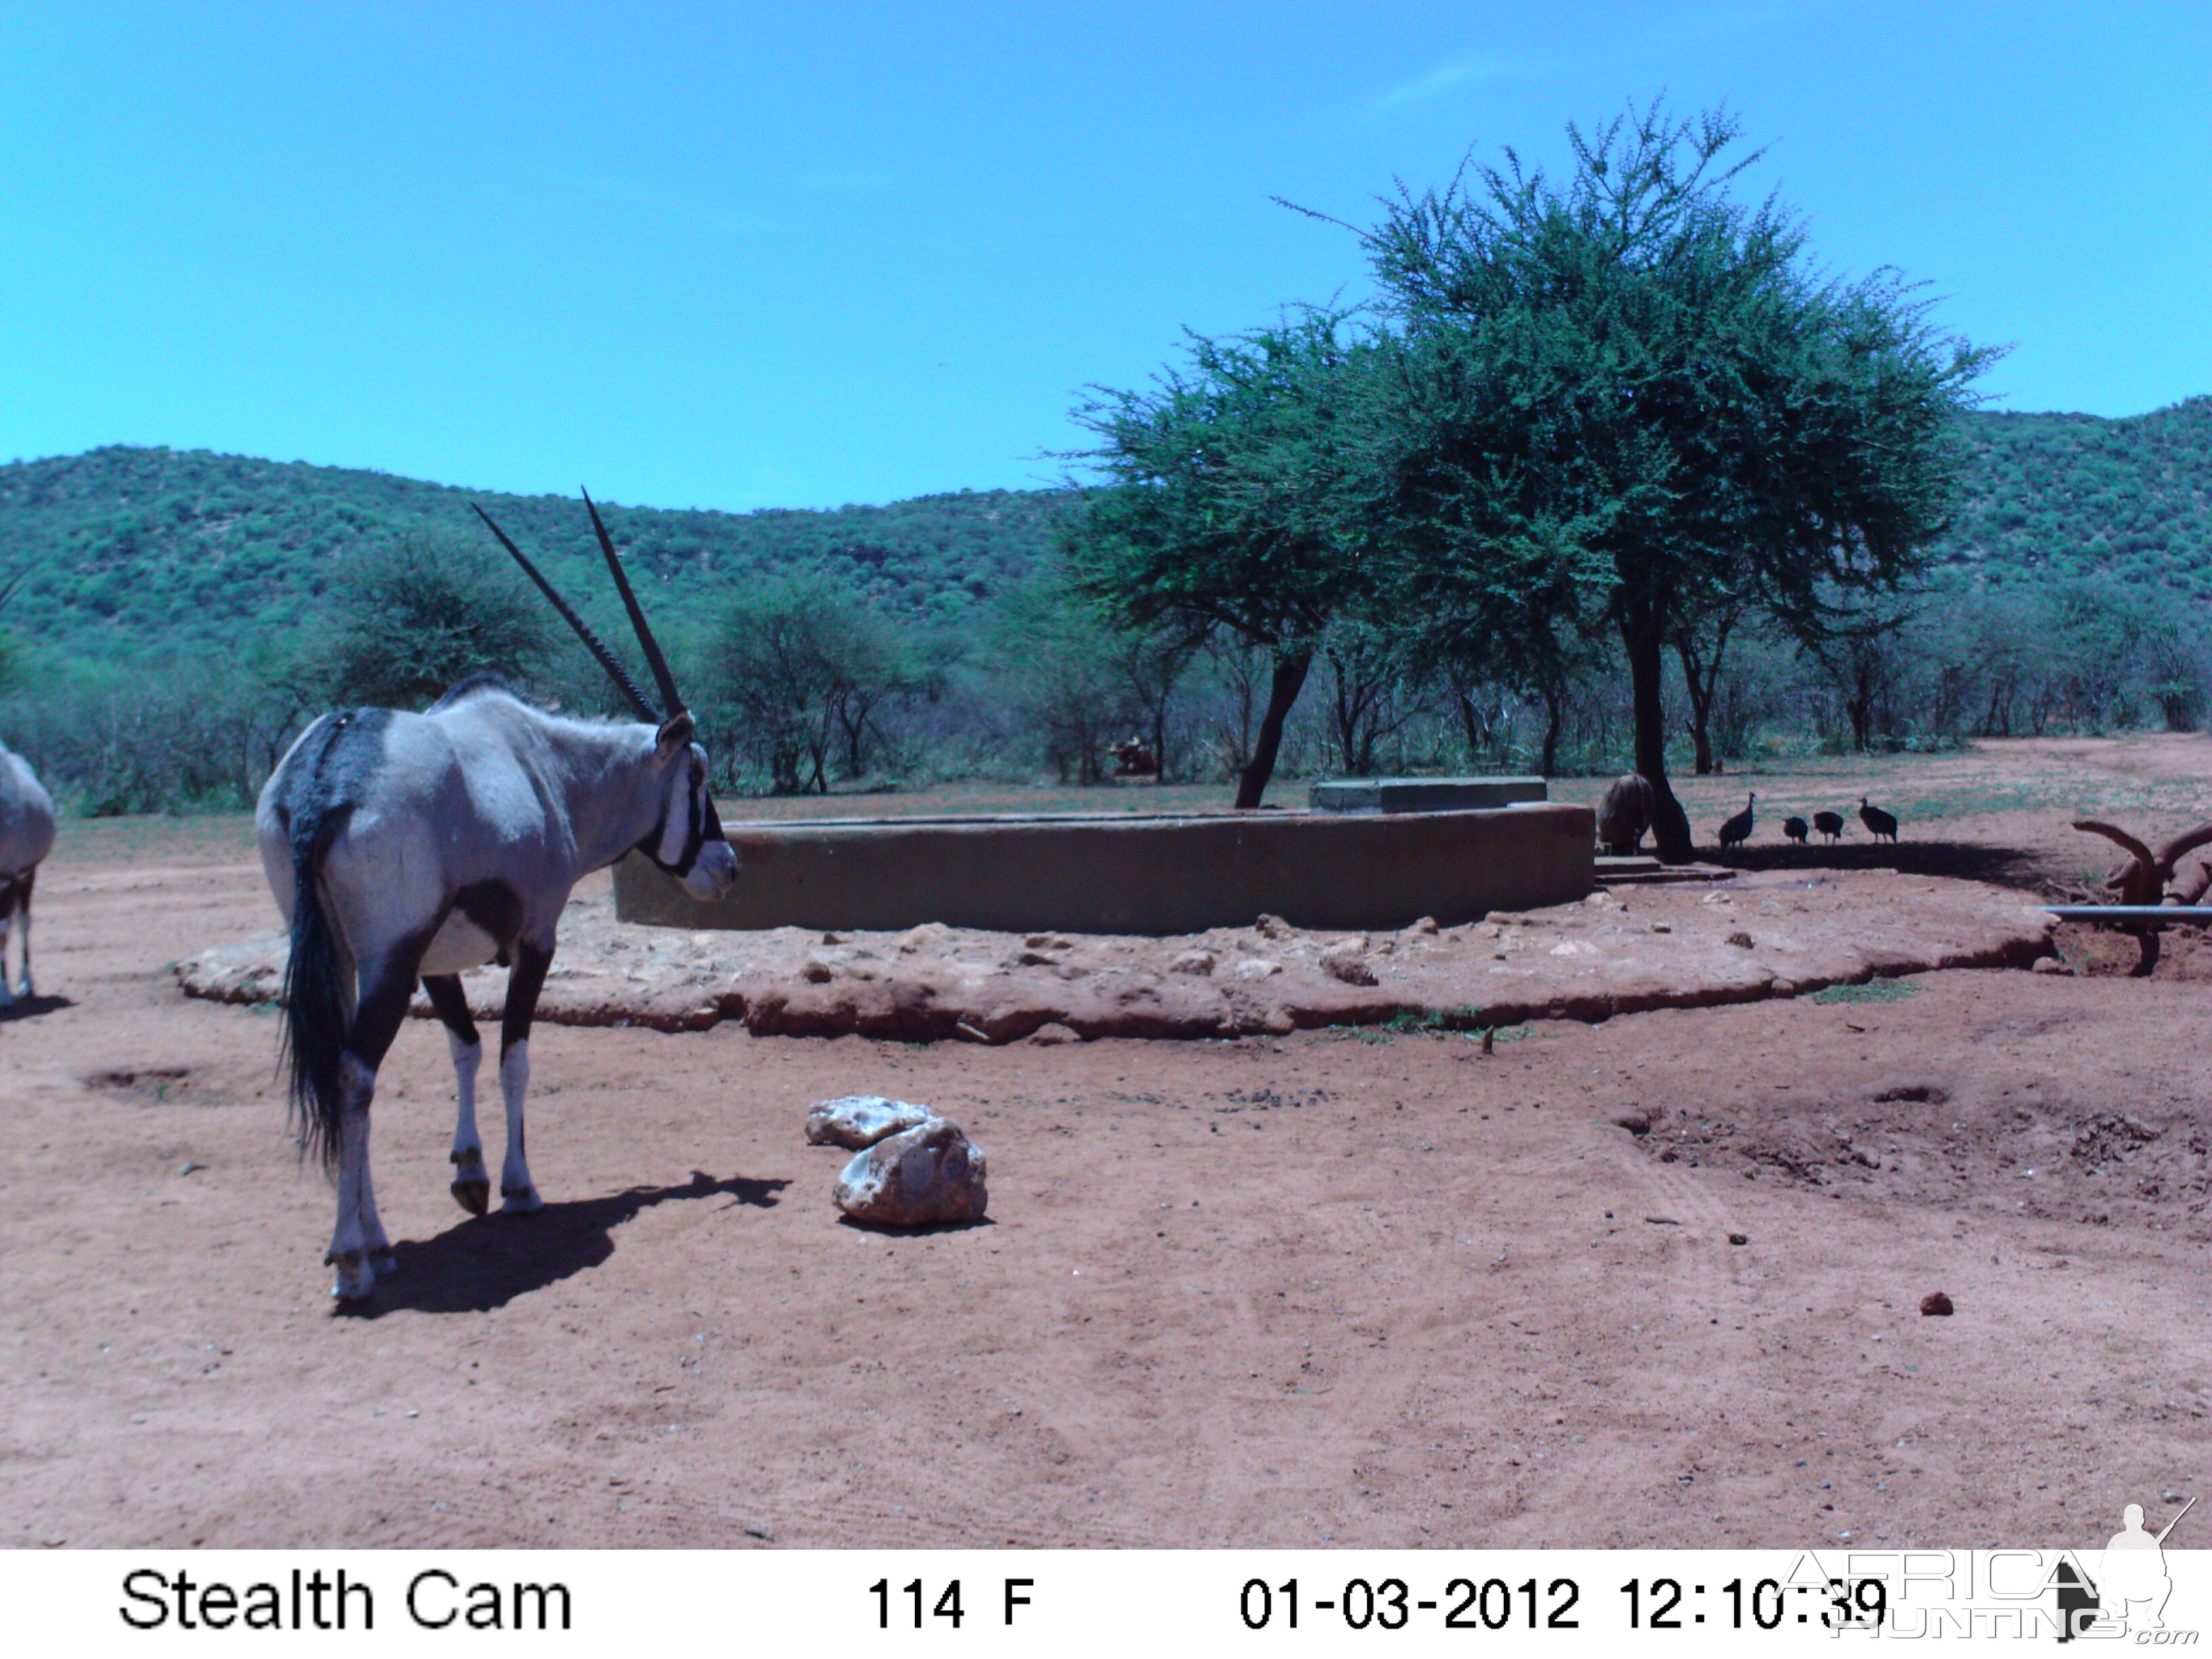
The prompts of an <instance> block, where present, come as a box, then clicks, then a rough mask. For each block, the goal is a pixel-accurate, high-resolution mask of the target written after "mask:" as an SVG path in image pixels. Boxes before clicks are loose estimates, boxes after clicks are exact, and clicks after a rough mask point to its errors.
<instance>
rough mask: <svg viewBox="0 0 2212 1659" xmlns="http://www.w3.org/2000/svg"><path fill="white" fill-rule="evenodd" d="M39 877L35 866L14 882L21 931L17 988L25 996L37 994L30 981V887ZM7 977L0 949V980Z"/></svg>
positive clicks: (5, 960) (2, 952) (4, 955)
mask: <svg viewBox="0 0 2212 1659" xmlns="http://www.w3.org/2000/svg"><path fill="white" fill-rule="evenodd" d="M38 879H39V872H38V870H37V869H36V867H33V868H32V869H28V870H26V871H24V872H23V874H22V876H21V879H19V880H18V881H17V882H16V884H15V908H16V910H17V911H18V912H19V913H20V918H21V919H20V921H19V922H18V926H19V927H21V929H22V933H23V944H22V947H21V948H22V951H23V982H22V984H21V986H20V987H18V988H19V989H20V990H21V993H22V994H23V995H25V996H27V997H34V996H36V995H38V991H37V989H36V988H35V987H33V985H32V983H31V889H32V887H33V884H36V883H37V881H38ZM7 977H8V969H7V952H6V951H0V980H5V979H6V978H7Z"/></svg>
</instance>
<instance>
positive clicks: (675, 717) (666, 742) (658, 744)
mask: <svg viewBox="0 0 2212 1659" xmlns="http://www.w3.org/2000/svg"><path fill="white" fill-rule="evenodd" d="M690 746H691V714H690V710H689V709H684V708H679V709H678V710H677V711H676V713H675V714H672V715H671V716H670V717H669V720H668V723H667V724H666V725H665V726H662V727H661V728H660V735H659V737H658V738H655V739H653V770H655V771H656V772H657V771H659V769H661V768H662V767H664V766H666V765H667V764H668V763H669V762H671V761H672V760H674V759H675V758H676V757H678V755H680V754H682V753H683V752H684V750H687V749H689V748H690Z"/></svg>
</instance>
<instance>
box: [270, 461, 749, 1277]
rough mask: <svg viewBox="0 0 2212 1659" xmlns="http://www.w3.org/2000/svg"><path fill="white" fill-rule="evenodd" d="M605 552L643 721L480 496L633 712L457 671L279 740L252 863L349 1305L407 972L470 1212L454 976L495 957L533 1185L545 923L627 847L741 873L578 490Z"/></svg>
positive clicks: (373, 1245)
mask: <svg viewBox="0 0 2212 1659" xmlns="http://www.w3.org/2000/svg"><path fill="white" fill-rule="evenodd" d="M584 503H585V506H586V508H587V509H588V510H589V511H590V513H591V515H592V529H593V530H594V531H596V532H598V535H599V549H600V551H601V552H602V553H604V554H605V556H606V562H607V568H608V570H609V571H610V572H611V574H612V575H613V577H614V581H615V586H616V587H617V590H618V591H619V592H621V594H622V599H623V605H624V607H625V608H626V609H627V610H628V611H629V618H630V623H631V625H632V626H633V628H634V629H635V630H636V634H637V639H638V643H639V645H640V646H641V647H642V648H643V649H644V652H645V656H646V660H647V662H648V663H649V664H650V665H652V668H653V677H654V678H655V679H656V680H657V681H658V682H659V689H660V696H661V701H662V702H663V704H664V705H665V712H664V713H663V714H660V715H658V716H656V715H655V714H654V713H653V708H652V706H651V705H650V704H648V703H647V702H646V700H645V697H644V695H643V694H642V693H641V692H640V691H639V690H638V689H637V685H636V684H635V682H634V681H633V680H631V678H629V675H627V674H625V673H624V672H623V669H622V665H620V663H618V662H617V660H616V659H615V657H614V654H613V653H611V652H610V651H609V650H608V649H607V647H605V645H604V644H602V643H601V642H600V641H599V638H598V636H597V635H594V634H593V633H592V630H591V629H589V628H587V627H586V626H585V624H584V623H583V621H582V619H581V618H580V617H578V616H577V615H576V613H575V612H574V611H572V610H570V609H569V607H568V605H567V604H566V603H565V602H564V601H563V600H562V598H561V596H560V595H559V594H558V593H556V592H554V590H553V587H552V585H551V584H550V582H548V581H547V580H545V578H544V576H543V575H541V574H539V573H538V568H537V567H536V566H534V565H533V564H532V563H531V562H530V561H529V560H528V559H526V558H525V557H524V556H523V555H522V552H521V550H520V549H518V548H517V547H516V546H515V544H513V542H512V541H509V540H508V539H507V535H506V532H503V531H501V529H500V527H499V526H497V525H495V524H493V523H492V521H491V518H490V516H489V514H487V513H485V512H484V511H483V508H482V507H478V508H477V516H478V517H479V518H482V519H483V521H484V523H485V525H486V526H489V529H490V531H491V532H492V534H493V535H495V536H496V537H498V538H499V540H500V544H501V546H503V547H505V548H506V549H507V551H508V552H509V553H511V554H513V556H514V558H515V561H516V562H518V563H519V564H520V565H521V567H522V568H523V570H524V571H525V572H526V574H528V575H529V576H530V578H531V580H533V581H535V582H536V583H537V584H538V586H539V587H540V588H541V589H542V590H544V593H545V596H546V597H547V598H548V599H550V600H551V601H552V602H553V605H554V607H555V608H556V610H558V611H560V612H561V614H562V617H565V618H566V619H567V620H568V624H569V626H570V627H572V628H574V629H575V630H576V632H577V633H578V634H579V635H580V636H581V637H582V639H583V641H584V643H585V644H586V646H588V647H590V648H591V650H592V654H593V655H594V656H596V657H597V658H598V659H599V663H600V665H602V666H603V667H605V670H606V671H607V672H608V674H609V675H610V676H611V678H613V680H614V682H615V684H617V686H618V687H620V688H621V690H622V692H623V696H625V697H627V698H628V699H629V703H630V705H631V707H632V708H635V710H636V711H637V714H638V716H639V720H640V721H641V722H642V723H641V724H638V723H631V722H627V721H611V720H575V719H570V718H568V717H565V716H562V715H560V714H549V713H547V712H546V711H545V710H544V709H541V708H534V707H532V705H531V704H529V703H527V702H524V701H523V700H522V699H521V698H520V697H518V696H515V695H514V694H513V692H512V691H510V690H507V688H506V687H505V686H504V685H502V684H500V683H499V682H498V681H497V680H495V679H494V678H492V677H490V676H488V675H479V676H475V677H472V678H469V679H466V680H464V681H462V682H461V683H460V684H459V685H457V686H455V687H454V688H453V690H450V691H448V692H447V694H446V695H445V696H443V697H441V699H439V701H438V702H436V703H435V704H434V705H433V706H432V707H431V708H430V709H429V710H428V713H426V714H406V713H403V712H400V711H398V710H394V709H389V708H353V709H347V710H344V711H343V712H341V713H337V714H325V715H324V716H323V717H322V718H321V719H319V720H317V721H316V722H315V723H314V724H313V725H312V726H309V727H308V728H307V731H305V732H302V733H301V736H300V739H299V741H298V742H297V743H295V744H293V745H292V748H291V750H290V752H289V753H288V754H287V755H286V756H285V757H284V759H283V762H282V763H280V764H279V765H278V766H277V768H276V773H275V774H274V775H272V776H271V777H270V780H269V783H268V786H267V787H265V788H264V789H263V790H262V792H261V802H260V805H259V808H258V811H257V812H256V813H255V817H254V827H255V829H256V831H257V833H258V836H259V839H260V844H261V861H262V864H263V866H264V868H265V869H266V870H267V872H268V875H269V884H270V888H271V890H273V891H274V892H275V894H276V903H277V907H278V908H280V909H282V910H283V913H284V917H285V920H286V921H288V922H289V923H290V925H291V930H292V941H291V956H290V960H289V963H288V965H287V967H286V969H285V973H284V1008H285V1024H284V1033H283V1039H284V1047H285V1050H286V1054H287V1056H288V1060H289V1084H290V1092H291V1101H292V1111H293V1115H294V1119H295V1121H296V1122H297V1124H298V1125H299V1127H300V1129H301V1146H302V1148H303V1150H312V1151H313V1152H315V1153H316V1154H318V1155H319V1157H320V1158H321V1159H322V1162H323V1164H324V1167H325V1170H328V1171H329V1172H330V1173H331V1176H333V1177H334V1179H335V1181H336V1182H337V1203H338V1208H337V1227H336V1229H335V1230H334V1231H332V1233H331V1249H330V1255H329V1256H328V1257H327V1258H326V1260H327V1261H329V1262H330V1264H331V1266H333V1267H336V1269H337V1279H336V1283H335V1284H334V1285H332V1286H331V1295H333V1296H335V1297H337V1298H338V1299H339V1300H340V1301H341V1302H352V1301H358V1300H360V1299H362V1298H363V1297H367V1296H368V1295H369V1293H370V1292H371V1291H373V1290H374V1287H375V1285H376V1280H377V1277H378V1275H379V1274H380V1273H390V1272H391V1271H392V1268H393V1267H394V1266H395V1265H396V1261H395V1257H394V1255H393V1252H392V1244H391V1241H390V1240H389V1239H388V1238H387V1237H386V1235H385V1231H384V1226H383V1224H382V1223H381V1222H380V1220H379V1219H378V1218H377V1213H376V1197H375V1191H374V1187H373V1185H372V1184H371V1182H370V1179H369V1170H368V1113H369V1103H370V1102H371V1100H372V1099H373V1098H374V1096H375V1092H376V1071H377V1067H378V1066H379V1065H380V1064H381V1063H382V1061H383V1059H384V1055H385V1052H386V1050H387V1049H388V1048H390V1047H391V1046H392V1038H393V1037H395V1036H398V1031H399V1027H400V1024H401V1022H402V1021H403V1020H404V1018H406V1014H407V1005H408V1003H409V1002H410V1000H411V999H412V998H413V995H414V991H415V981H416V979H417V978H420V979H421V981H422V986H423V988H424V989H425V990H426V991H428V993H429V997H430V1002H431V1006H433V1007H434V1008H435V1011H436V1012H437V1014H438V1017H439V1018H440V1019H441V1020H442V1021H443V1022H444V1023H445V1026H446V1032H447V1040H448V1042H449V1044H450V1046H451V1048H452V1051H453V1073H454V1076H455V1078H456V1079H457V1081H458V1085H459V1097H460V1109H459V1117H458V1120H457V1121H456V1123H455V1125H454V1129H453V1166H454V1168H453V1196H454V1198H455V1199H456V1200H459V1203H460V1204H461V1206H462V1207H463V1208H465V1209H466V1210H469V1211H471V1212H473V1213H475V1214H477V1215H482V1214H483V1212H484V1211H485V1209H486V1208H487V1207H488V1205H489V1199H490V1184H489V1180H488V1178H487V1176H486V1173H485V1170H484V1162H483V1145H482V1143H481V1141H480V1140H479V1139H478V1137H477V1121H476V1079H477V1063H478V1061H479V1060H481V1059H482V1057H483V1046H482V1044H481V1042H479V1041H478V1039H477V1028H476V1025H475V1024H474V1023H473V1022H472V1021H471V1019H470V1018H469V1010H468V1003H467V1000H466V999H465V996H464V995H463V994H462V990H461V981H460V973H461V970H462V969H465V968H473V967H476V966H477V965H479V964H481V963H487V962H493V961H497V962H499V963H504V964H506V965H507V966H508V968H509V969H510V971H509V974H508V976H507V1005H506V1008H505V1010H504V1012H503V1013H502V1016H501V1021H500V1060H499V1085H500V1093H501V1097H502V1098H503V1099H504V1101H505V1103H506V1107H507V1159H506V1162H505V1163H504V1164H502V1165H501V1170H500V1183H499V1189H500V1196H501V1209H502V1210H508V1211H526V1210H534V1209H537V1208H538V1206H539V1205H540V1204H541V1202H542V1200H540V1199H539V1197H538V1189H537V1187H536V1186H535V1184H534V1183H533V1182H532V1180H531V1178H530V1168H529V1165H528V1164H527V1163H526V1161H525V1159H524V1156H523V1121H522V1120H523V1097H524V1094H525V1092H526V1090H527V1089H528V1087H529V1082H530V1024H531V1019H532V1016H533V1014H534V1013H535V1012H536V1011H537V1007H538V993H539V991H540V990H541V989H542V988H543V987H544V983H545V972H546V969H548V968H549V967H550V965H551V963H552V960H553V945H554V932H555V929H556V927H557V926H558V925H559V922H560V920H561V912H562V908H563V907H564V906H565V905H566V904H567V903H568V894H569V891H570V890H571V889H572V888H574V886H575V884H576V883H577V882H578V881H579V880H580V878H583V877H584V876H586V875H587V874H589V873H590V872H592V871H594V870H598V869H601V868H603V867H605V866H607V865H609V864H611V863H613V862H614V861H615V860H617V859H618V858H620V857H621V856H622V855H623V854H625V853H627V852H629V851H630V850H631V849H632V848H636V849H637V850H638V851H639V852H641V853H643V854H645V855H646V856H647V857H648V858H650V859H651V860H653V862H654V863H655V864H658V865H659V866H660V867H661V868H662V869H664V870H666V871H668V872H670V873H671V874H672V875H675V876H677V877H678V878H681V879H682V881H683V883H684V886H685V888H686V889H687V890H689V891H690V893H691V894H692V895H693V896H696V897H698V898H702V899H714V898H719V897H720V896H722V895H723V894H725V893H726V892H727V891H728V890H729V889H730V887H731V884H732V883H733V882H735V880H736V879H737V873H738V860H737V854H735V853H734V852H733V851H732V850H731V848H730V845H729V842H727V841H726V840H725V839H724V838H723V836H722V826H721V821H720V818H719V817H717V816H716V815H715V811H714V799H713V797H712V796H711V795H710V794H709V793H708V788H707V756H706V752H705V751H704V750H702V748H701V747H700V746H699V745H698V744H696V743H694V742H693V741H692V740H691V734H692V722H691V716H690V714H689V713H688V712H687V711H686V710H685V708H684V702H683V699H682V698H681V697H680V696H678V695H677V690H676V683H675V679H674V678H673V676H671V674H670V673H669V671H668V665H667V662H666V661H665V659H663V657H662V656H661V653H660V647H659V645H658V644H657V643H656V642H655V641H654V639H653V633H652V630H651V629H649V628H647V626H646V621H645V616H644V613H643V612H642V611H640V610H639V608H638V604H637V599H636V597H635V595H634V594H633V593H632V592H630V586H629V580H628V578H627V577H626V576H625V575H624V574H623V567H622V562H621V560H620V559H618V558H617V557H616V556H615V550H614V544H613V542H612V541H611V539H610V538H608V535H607V532H606V526H605V524H603V523H602V522H601V521H600V519H599V508H598V507H596V506H594V505H593V504H592V500H591V497H590V496H589V495H586V496H585V498H584Z"/></svg>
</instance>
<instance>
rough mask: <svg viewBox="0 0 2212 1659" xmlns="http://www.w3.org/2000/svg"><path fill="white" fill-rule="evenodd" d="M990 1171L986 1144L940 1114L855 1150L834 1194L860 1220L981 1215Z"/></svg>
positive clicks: (906, 1221) (890, 1222)
mask: <svg viewBox="0 0 2212 1659" xmlns="http://www.w3.org/2000/svg"><path fill="white" fill-rule="evenodd" d="M984 1176H985V1167H984V1158H983V1149H982V1148H981V1147H980V1146H976V1145H975V1143H974V1142H973V1141H971V1140H969V1139H968V1137H967V1136H966V1134H964V1133H962V1131H961V1128H960V1126H959V1125H958V1124H957V1123H955V1122H953V1121H951V1119H950V1118H942V1117H938V1118H932V1119H931V1120H930V1121H928V1122H927V1123H924V1124H922V1125H921V1126H920V1127H916V1128H912V1129H908V1130H907V1131H906V1132H905V1133H902V1134H896V1135H893V1136H891V1137H890V1139H886V1140H879V1141H878V1142H877V1143H876V1144H875V1145H874V1146H871V1147H869V1148H867V1149H866V1151H865V1152H858V1153H855V1154H854V1158H853V1161H852V1162H851V1163H849V1164H847V1165H846V1166H845V1167H844V1169H843V1170H842V1172H841V1173H840V1174H839V1175H838V1176H837V1184H836V1186H835V1187H833V1188H830V1192H829V1196H830V1198H831V1199H832V1200H834V1201H835V1202H836V1206H837V1207H838V1208H839V1209H841V1210H842V1211H843V1212H845V1213H846V1214H847V1215H848V1216H851V1217H852V1218H854V1220H855V1221H866V1222H871V1223H872V1224H874V1225H878V1226H885V1227H919V1226H927V1225H929V1224H931V1223H933V1222H943V1221H980V1220H981V1219H982V1218H983V1209H984V1206H985V1205H986V1204H987V1202H988V1201H989V1199H990V1194H989V1191H988V1189H987V1187H986V1185H985V1180H984Z"/></svg>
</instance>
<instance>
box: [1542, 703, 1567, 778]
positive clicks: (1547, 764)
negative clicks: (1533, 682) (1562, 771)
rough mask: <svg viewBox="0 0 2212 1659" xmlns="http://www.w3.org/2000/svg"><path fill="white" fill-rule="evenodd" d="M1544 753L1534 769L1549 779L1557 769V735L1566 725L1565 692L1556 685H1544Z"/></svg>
mask: <svg viewBox="0 0 2212 1659" xmlns="http://www.w3.org/2000/svg"><path fill="white" fill-rule="evenodd" d="M1543 696H1544V753H1543V757H1542V758H1541V760H1540V761H1538V763H1537V764H1536V769H1537V770H1538V771H1539V772H1541V773H1542V774H1543V775H1545V776H1546V777H1547V778H1548V777H1550V776H1551V775H1553V773H1555V772H1557V771H1558V770H1559V733H1560V732H1561V731H1562V730H1563V729H1564V728H1565V725H1566V719H1567V716H1566V707H1565V704H1566V690H1565V687H1564V686H1561V685H1559V684H1557V683H1555V682H1553V681H1551V680H1547V681H1545V683H1544V690H1543Z"/></svg>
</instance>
